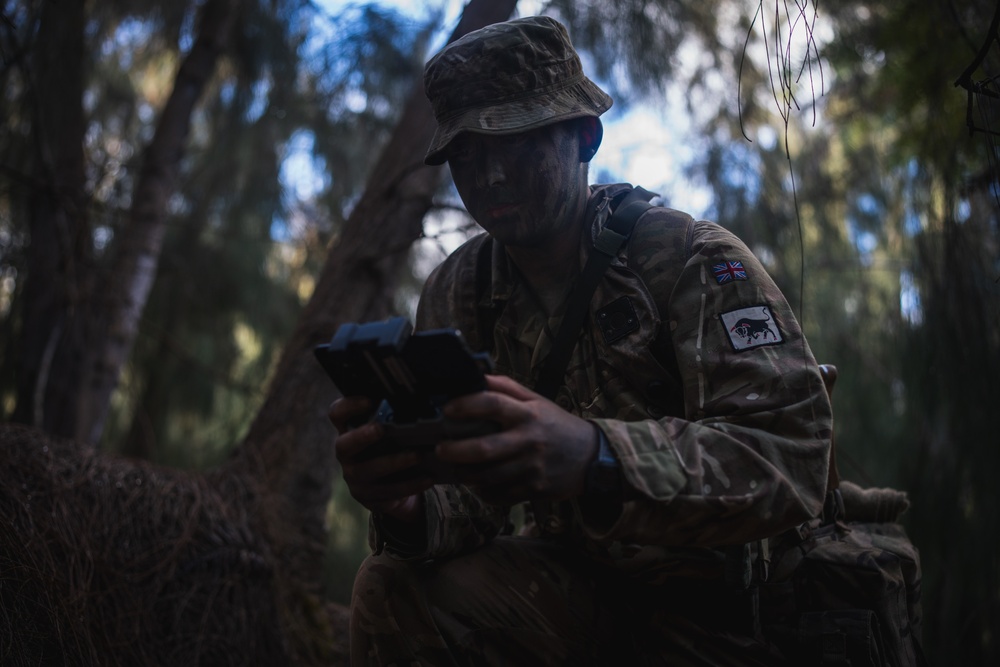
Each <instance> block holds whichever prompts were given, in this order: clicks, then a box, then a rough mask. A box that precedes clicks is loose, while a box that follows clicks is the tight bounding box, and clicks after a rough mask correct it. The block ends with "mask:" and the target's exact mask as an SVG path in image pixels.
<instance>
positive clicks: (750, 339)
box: [719, 306, 785, 352]
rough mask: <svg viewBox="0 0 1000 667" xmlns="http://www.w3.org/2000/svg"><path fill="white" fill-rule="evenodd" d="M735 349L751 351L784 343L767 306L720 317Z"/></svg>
mask: <svg viewBox="0 0 1000 667" xmlns="http://www.w3.org/2000/svg"><path fill="white" fill-rule="evenodd" d="M719 319H721V320H722V326H724V327H725V328H726V334H727V335H728V336H729V342H730V343H732V345H733V349H734V350H736V351H737V352H739V351H740V350H749V349H750V348H752V347H760V346H762V345H778V344H780V343H784V342H785V339H784V338H783V337H782V336H781V329H779V328H778V323H777V322H775V321H774V316H773V315H772V314H771V309H770V308H769V307H767V306H751V307H749V308H740V309H739V310H731V311H729V312H728V313H722V314H721V315H719Z"/></svg>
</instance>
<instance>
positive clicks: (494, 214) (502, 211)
mask: <svg viewBox="0 0 1000 667" xmlns="http://www.w3.org/2000/svg"><path fill="white" fill-rule="evenodd" d="M518 206H519V204H516V203H512V204H494V205H493V206H490V207H488V208H487V209H486V215H488V216H489V217H491V218H501V217H503V216H505V215H507V214H509V213H512V212H513V211H514V210H515V209H517V207H518Z"/></svg>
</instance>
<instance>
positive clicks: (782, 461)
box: [584, 222, 832, 547]
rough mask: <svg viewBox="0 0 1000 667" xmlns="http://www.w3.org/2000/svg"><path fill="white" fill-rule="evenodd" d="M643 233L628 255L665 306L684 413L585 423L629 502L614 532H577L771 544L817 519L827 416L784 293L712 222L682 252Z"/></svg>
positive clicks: (642, 539)
mask: <svg viewBox="0 0 1000 667" xmlns="http://www.w3.org/2000/svg"><path fill="white" fill-rule="evenodd" d="M642 234H643V232H642V231H641V230H637V235H638V237H639V238H633V242H632V247H633V248H634V249H635V252H636V253H638V254H639V255H641V257H640V258H639V259H640V264H641V265H642V266H643V267H644V268H643V269H642V272H641V274H642V277H643V279H644V281H645V283H646V285H647V288H648V289H649V290H650V292H651V293H653V294H654V299H655V301H656V302H657V303H658V304H662V305H661V306H660V313H659V315H660V319H661V321H660V327H661V334H660V335H661V337H662V336H668V337H669V340H670V343H669V347H670V348H671V349H672V351H673V353H674V356H675V358H676V361H677V369H678V372H679V375H680V382H681V385H682V393H683V402H684V414H683V415H682V416H669V417H664V418H661V419H656V420H654V419H648V420H645V421H630V422H626V421H620V420H615V419H594V420H593V421H594V422H595V423H596V424H597V425H598V426H599V428H601V429H602V430H603V431H604V433H605V434H606V435H607V437H608V439H609V441H610V443H611V446H612V448H613V449H614V450H615V452H616V454H617V455H618V458H619V460H620V461H621V464H622V471H623V475H624V478H625V484H626V487H627V489H628V491H629V492H630V494H629V496H628V500H626V502H625V503H624V507H623V509H622V512H621V514H620V515H619V516H618V519H617V520H616V521H615V522H614V523H613V524H612V525H611V526H610V527H608V526H607V525H606V524H605V525H603V526H601V525H596V524H594V525H588V524H587V523H586V522H585V525H584V529H585V531H586V532H587V533H588V535H589V537H591V538H593V539H596V540H598V541H601V542H612V541H622V542H630V543H637V544H660V545H667V546H674V545H686V546H708V547H712V546H720V545H725V544H737V543H741V542H750V541H753V540H756V539H761V538H764V537H768V536H773V535H775V534H777V533H779V532H781V531H783V530H785V529H787V528H790V527H792V526H794V525H797V524H798V523H800V522H802V521H804V520H806V519H808V518H810V517H812V516H815V515H816V514H817V513H818V512H819V511H820V509H821V507H822V504H823V499H824V496H825V491H826V476H827V466H828V463H829V448H830V437H831V433H832V414H831V408H830V402H829V396H828V395H827V393H826V390H825V388H824V385H823V381H822V377H821V375H820V372H819V368H818V366H817V364H816V362H815V360H814V358H813V355H812V352H811V351H810V349H809V346H808V344H807V342H806V340H805V338H804V336H803V334H802V330H801V328H800V326H799V323H798V322H797V321H796V319H795V317H794V316H793V314H792V310H791V308H790V307H789V305H788V303H787V301H786V300H785V298H784V296H783V295H782V294H781V292H780V291H779V289H778V288H777V286H776V285H775V284H774V282H773V280H772V279H771V277H770V276H769V275H768V274H767V272H766V271H765V270H764V267H763V266H762V265H761V263H760V262H759V261H758V260H757V259H756V258H755V257H754V256H753V254H752V253H751V252H750V251H749V249H748V248H747V247H746V245H745V244H744V243H743V242H742V241H740V240H739V239H738V238H737V237H736V236H734V235H733V234H731V233H730V232H728V231H727V230H725V229H723V228H722V227H720V226H718V225H715V224H713V223H708V222H697V223H693V224H692V226H691V232H690V234H689V237H688V242H687V247H686V248H685V251H684V252H683V253H681V254H680V255H678V253H677V251H676V248H673V249H671V248H668V247H665V246H662V244H661V245H659V246H658V245H657V243H656V242H655V239H652V238H650V239H644V238H642ZM678 258H680V260H681V262H682V265H681V266H680V268H679V271H678V269H677V262H678ZM666 263H673V265H674V267H673V268H672V269H669V267H667V265H666ZM658 265H663V266H664V269H665V270H662V271H658V270H657V266H658ZM668 269H669V270H668Z"/></svg>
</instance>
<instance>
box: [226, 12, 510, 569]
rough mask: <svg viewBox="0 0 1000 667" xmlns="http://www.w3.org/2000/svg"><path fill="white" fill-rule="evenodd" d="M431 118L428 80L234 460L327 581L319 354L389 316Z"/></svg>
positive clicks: (328, 434)
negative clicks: (356, 324) (277, 500)
mask: <svg viewBox="0 0 1000 667" xmlns="http://www.w3.org/2000/svg"><path fill="white" fill-rule="evenodd" d="M516 4H517V1H516V0H503V1H502V2H501V1H492V0H471V2H470V3H469V4H468V5H467V6H466V8H465V11H464V13H463V15H462V19H461V21H460V22H459V24H458V26H457V27H456V28H455V31H454V33H453V34H452V35H451V38H450V39H451V40H454V39H457V38H459V37H461V36H462V35H464V34H465V33H467V32H471V31H472V30H476V29H478V28H480V27H483V26H485V25H489V24H491V23H496V22H498V21H503V20H506V19H507V18H508V17H509V16H510V14H511V13H512V12H513V10H514V7H515V6H516ZM434 128H435V120H434V115H433V112H432V111H431V106H430V103H429V102H428V100H427V98H426V97H425V95H424V92H423V86H422V84H419V85H417V86H415V87H414V90H413V92H412V94H411V95H410V97H409V100H408V101H407V104H406V107H405V108H404V110H403V114H402V116H401V118H400V120H399V123H398V124H397V125H396V128H395V130H394V132H393V134H392V136H391V137H390V139H389V142H388V144H387V145H386V146H385V148H384V149H383V150H382V154H381V157H380V158H379V160H378V162H377V163H376V165H375V168H374V170H373V171H372V173H371V175H370V176H369V178H368V183H367V185H366V187H365V192H364V194H363V195H362V197H361V200H360V201H359V202H358V205H357V207H356V208H355V209H354V211H353V212H352V213H351V215H350V217H349V218H348V220H347V222H346V223H345V225H344V229H343V231H342V233H341V235H340V238H339V240H338V241H337V242H336V243H335V245H334V246H333V247H332V249H331V251H330V254H329V256H328V258H327V261H326V264H325V265H324V267H323V270H322V272H321V273H320V276H319V280H318V282H317V284H316V290H315V292H314V293H313V295H312V297H311V299H310V301H309V303H308V304H307V305H306V308H305V310H304V312H303V314H302V316H301V318H300V319H299V323H298V326H297V327H296V329H295V332H294V333H293V335H292V337H291V339H290V341H289V342H288V344H287V345H286V347H285V349H284V353H283V355H282V358H281V361H280V363H279V366H278V370H277V372H276V374H275V377H274V379H273V380H272V382H271V386H270V389H269V392H268V397H267V399H266V400H265V402H264V405H263V406H262V407H261V410H260V412H259V413H258V414H257V417H256V419H255V420H254V423H253V425H252V426H251V428H250V431H249V433H248V434H247V437H246V439H245V441H244V442H243V444H242V446H241V447H240V449H238V450H237V452H236V453H235V455H234V458H233V460H232V462H231V463H232V464H233V465H234V466H236V467H237V468H240V467H244V466H245V467H246V470H247V472H248V474H250V475H251V476H253V477H255V478H258V479H260V480H261V481H262V482H263V483H264V485H265V486H266V488H268V489H269V491H270V492H272V493H276V494H278V495H280V496H282V497H283V498H285V499H286V500H287V502H288V503H289V507H290V508H292V509H293V515H292V516H290V517H288V520H289V521H292V522H295V523H297V524H298V525H297V526H296V527H297V528H298V530H297V531H296V532H297V533H298V534H299V535H300V536H301V538H302V539H303V540H304V542H303V543H302V544H300V545H295V547H294V551H295V557H296V558H298V559H299V563H297V564H296V569H297V570H298V571H300V572H302V574H303V581H307V582H315V584H316V585H317V586H318V585H319V582H320V580H321V576H320V575H321V566H322V554H323V549H324V547H325V544H326V530H325V527H324V524H325V514H326V506H327V503H328V501H329V498H330V491H331V485H332V480H333V476H334V475H335V474H336V467H335V466H336V463H335V459H334V453H333V435H334V432H333V427H332V426H331V425H330V423H329V420H328V419H327V417H326V412H327V408H328V406H329V405H330V403H331V402H332V400H333V399H334V398H335V397H336V395H335V390H334V387H333V384H332V383H331V382H330V380H329V378H327V377H326V376H325V375H324V373H323V371H322V370H321V368H320V366H319V364H318V363H317V362H316V360H315V359H314V357H313V352H312V350H313V348H314V347H315V346H316V345H317V344H319V343H324V342H328V341H329V340H330V338H331V336H332V335H333V332H334V330H335V329H336V328H337V326H338V325H339V324H340V323H343V322H350V321H367V320H374V319H380V318H383V317H386V316H387V315H389V314H390V313H391V312H392V310H393V296H394V293H395V290H396V287H397V284H398V281H399V277H400V270H401V269H402V268H403V267H404V266H405V265H406V256H407V253H408V252H409V249H410V246H411V245H412V244H413V242H414V241H415V240H416V239H417V238H419V237H420V234H421V232H422V223H423V218H424V215H425V214H426V213H427V211H428V210H429V209H430V208H431V206H432V201H433V196H434V193H435V192H436V191H437V189H438V187H439V186H440V183H441V173H442V172H441V168H440V167H429V166H426V165H424V163H423V156H424V152H425V151H426V149H427V146H428V145H429V144H430V140H431V136H432V135H433V132H434Z"/></svg>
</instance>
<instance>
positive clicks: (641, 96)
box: [0, 0, 1000, 665]
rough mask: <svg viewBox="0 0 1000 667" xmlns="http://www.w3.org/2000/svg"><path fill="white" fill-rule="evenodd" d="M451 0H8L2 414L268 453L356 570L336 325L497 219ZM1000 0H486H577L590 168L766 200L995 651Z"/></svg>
mask: <svg viewBox="0 0 1000 667" xmlns="http://www.w3.org/2000/svg"><path fill="white" fill-rule="evenodd" d="M455 4H456V3H454V2H451V3H448V2H442V3H433V2H429V3H426V4H425V5H424V6H423V10H422V11H418V12H415V13H401V12H400V11H399V10H397V9H394V8H393V7H391V6H388V5H385V4H380V3H372V4H360V3H358V4H346V3H335V4H321V3H318V2H310V1H308V0H246V1H243V2H237V1H235V0H201V1H191V2H174V3H159V2H148V1H142V0H133V1H131V2H121V1H118V0H114V1H107V2H104V1H102V2H99V3H98V2H72V3H54V2H47V1H42V0H36V1H22V2H18V1H11V0H4V2H3V3H2V5H0V6H2V8H3V11H2V16H0V19H2V20H0V81H2V86H3V87H2V96H0V417H2V419H3V420H4V421H7V422H17V423H23V424H30V425H33V426H35V427H37V428H38V429H40V430H42V431H43V432H45V433H48V434H50V435H51V436H54V437H62V438H71V439H72V441H73V442H75V443H78V446H79V448H80V449H81V451H93V452H97V454H96V455H99V456H102V457H115V458H119V459H123V460H130V461H134V460H146V461H150V462H152V463H153V464H154V465H155V466H160V467H165V468H170V469H180V470H185V471H191V474H193V475H196V474H200V473H201V472H204V471H211V470H213V469H216V468H218V467H220V466H225V465H228V464H229V462H231V461H232V460H234V459H237V460H238V459H241V457H242V459H244V460H247V461H251V462H252V463H250V464H247V470H251V471H253V473H254V474H259V475H261V476H262V477H263V478H266V479H267V482H266V484H265V486H267V487H268V488H269V489H271V490H272V491H274V492H275V493H276V494H279V495H282V497H283V498H284V500H285V501H286V502H288V503H289V504H290V505H291V506H293V507H300V508H301V510H302V511H301V512H299V513H298V514H296V516H301V517H305V518H302V519H301V525H300V526H298V527H299V528H300V529H301V530H302V531H304V532H305V533H306V534H308V535H309V537H310V538H311V539H313V540H316V541H321V542H322V543H323V545H322V549H321V551H322V559H321V561H320V562H321V563H322V564H321V566H319V567H317V568H314V569H313V570H307V574H310V575H313V574H314V575H315V579H316V580H317V581H321V582H322V586H323V593H322V595H323V596H324V597H326V598H328V599H332V600H334V601H339V602H342V603H343V602H346V600H347V596H348V593H349V590H350V584H351V580H352V577H353V574H354V571H355V569H356V567H357V564H358V563H359V562H360V559H361V558H362V557H363V555H364V554H365V553H367V545H366V542H365V534H366V529H367V518H366V515H365V513H364V512H363V511H362V509H361V508H359V507H358V506H356V505H355V504H354V503H353V502H352V501H351V499H350V498H349V496H348V494H347V492H346V488H345V487H344V485H343V484H342V483H339V478H338V475H337V470H336V466H335V462H334V461H333V459H332V454H331V452H330V443H331V442H332V436H333V432H332V428H331V427H330V426H329V424H328V423H327V422H326V420H325V411H326V407H327V405H328V404H329V402H330V401H331V400H332V399H333V398H334V397H335V394H334V389H333V387H332V386H331V385H330V383H329V381H328V380H326V378H325V377H323V375H322V373H321V372H319V370H318V369H317V368H316V367H315V362H314V361H313V360H312V359H311V352H310V350H311V347H312V346H313V345H315V344H316V343H318V342H323V341H324V340H325V339H328V338H329V336H330V335H331V334H332V332H333V331H334V329H335V327H336V325H337V324H339V323H341V322H346V321H366V320H371V319H379V318H382V317H385V316H388V315H390V314H393V313H403V314H410V313H412V310H413V307H414V303H415V299H416V295H417V294H418V293H419V287H420V285H421V283H422V280H423V279H424V278H425V277H426V275H427V273H428V272H429V270H430V268H432V267H433V266H434V265H435V264H436V263H437V262H438V261H440V259H442V258H443V257H444V255H445V254H446V252H447V251H448V250H449V249H451V248H454V247H455V246H456V245H457V243H459V242H460V241H461V239H463V238H465V237H466V236H467V235H469V234H471V233H474V232H475V231H476V230H475V226H474V224H473V223H472V222H471V221H470V220H469V219H468V217H467V216H466V215H465V214H464V211H463V209H462V206H461V202H460V200H459V199H458V197H457V195H456V193H455V192H454V189H453V187H452V186H451V185H450V181H449V180H448V177H447V173H446V171H442V170H440V169H432V168H427V167H423V166H422V164H421V158H422V153H423V149H424V147H425V146H426V139H427V138H428V137H429V132H430V131H432V129H433V125H432V119H431V117H430V116H429V114H428V111H427V109H426V108H425V107H424V106H422V105H425V102H424V101H423V100H422V93H421V91H420V88H419V86H420V81H419V77H420V73H421V70H422V66H423V63H424V62H425V60H426V59H427V57H429V55H430V54H431V53H432V52H433V51H434V50H436V49H438V48H440V46H441V45H442V44H443V42H444V39H445V37H446V33H448V32H450V31H451V30H452V29H453V28H455V23H456V18H457V17H456V16H455V14H456V9H455ZM477 4H478V5H486V4H489V3H484V2H482V1H481V0H480V2H478V3H477V2H473V3H471V5H472V6H475V5H477ZM997 9H998V8H997V7H996V6H995V5H994V3H992V2H989V1H987V0H934V1H932V2H915V1H914V2H911V1H907V2H898V1H896V0H892V1H890V0H882V1H873V2H856V1H853V0H842V1H840V2H837V3H832V2H831V3H824V4H820V5H816V4H815V3H809V2H805V1H804V0H802V1H801V2H799V3H798V4H795V3H784V2H782V3H776V4H769V3H765V2H761V3H755V2H741V1H738V0H720V1H719V2H715V3H700V2H691V1H688V0H673V1H671V2H666V1H654V0H647V1H643V0H623V1H621V2H616V3H606V2H571V1H568V0H552V1H551V2H531V3H528V2H521V3H517V2H516V1H513V0H511V1H508V2H497V3H492V7H491V8H490V9H489V10H487V11H492V12H494V13H500V14H501V16H500V17H498V18H492V19H490V20H501V19H502V18H504V17H505V16H506V15H509V14H510V12H512V11H513V12H514V13H515V14H519V15H525V14H529V13H548V14H551V15H553V16H556V17H557V18H559V19H561V20H562V21H564V22H565V23H567V24H568V25H569V27H570V32H571V35H572V36H573V39H574V42H575V44H576V45H577V46H578V48H580V50H581V51H582V53H583V55H584V58H585V61H586V66H587V68H588V70H589V71H590V72H591V73H592V74H593V77H594V78H595V79H596V80H598V82H599V83H600V84H601V85H602V86H603V87H605V88H606V89H607V90H609V92H611V93H612V95H613V96H614V97H615V100H616V104H615V107H614V108H613V109H612V111H610V112H609V113H608V115H607V116H606V117H605V121H606V123H607V125H608V127H609V134H608V137H609V140H608V141H607V143H606V145H605V147H604V148H603V149H602V152H601V153H599V154H598V159H597V160H596V161H595V163H594V169H593V171H592V177H593V180H594V181H595V182H608V181H617V180H627V179H630V180H632V181H633V182H636V183H638V184H641V185H643V186H645V187H647V188H649V189H653V190H658V191H659V192H661V193H662V194H664V195H665V197H666V199H667V201H668V203H669V204H670V205H671V206H674V207H676V208H679V209H682V210H688V211H690V212H692V213H695V214H697V215H699V216H701V217H705V218H708V219H712V220H716V221H718V222H720V223H721V224H723V225H724V226H726V227H728V228H730V229H732V230H733V231H735V232H736V233H737V234H739V235H740V236H741V237H742V238H744V239H745V240H746V241H747V243H748V245H749V246H750V247H751V249H752V250H753V251H754V252H755V254H756V255H757V256H758V257H759V258H760V259H761V260H762V261H763V262H764V264H765V266H766V267H767V268H768V270H769V271H770V272H771V274H772V275H773V276H774V278H775V280H776V281H777V282H778V284H779V286H780V287H781V288H782V289H783V291H784V292H785V294H786V295H787V296H788V297H789V301H790V302H791V303H792V304H793V305H794V307H795V309H796V311H797V314H798V315H799V317H800V319H801V321H802V322H803V325H804V327H805V330H806V333H807V335H808V337H809V340H810V343H811V345H812V347H813V350H814V352H815V354H816V357H817V358H818V359H819V360H820V361H821V362H824V363H831V364H834V365H836V366H837V367H838V368H839V371H840V379H839V381H838V384H837V388H836V391H835V394H834V398H835V400H834V403H835V408H836V415H837V427H836V428H837V443H838V452H839V456H840V460H839V463H840V468H841V472H842V475H843V476H844V477H845V478H848V479H852V480H854V481H857V482H859V483H861V484H863V485H873V486H894V487H897V488H901V489H904V490H906V491H907V492H908V493H909V495H910V500H911V503H912V507H911V509H910V510H909V512H908V513H907V514H906V515H905V516H904V523H905V525H906V527H907V529H908V531H909V533H910V535H911V537H912V538H913V540H914V542H915V543H916V544H917V546H918V547H919V548H920V550H921V554H922V558H923V567H924V589H923V605H924V617H925V627H924V640H925V645H926V648H927V650H928V653H929V654H930V656H931V658H932V662H934V663H940V664H962V665H974V664H995V661H996V660H997V659H998V657H1000V651H998V642H1000V638H998V637H997V628H1000V558H998V555H997V553H998V537H997V536H1000V507H998V505H1000V500H998V495H997V493H996V490H995V489H996V484H997V476H998V475H1000V446H998V444H1000V437H998V435H997V429H996V426H995V414H996V406H997V405H1000V383H998V382H997V378H998V376H1000V304H998V296H1000V223H998V220H1000V198H998V171H997V168H996V162H995V160H996V157H997V155H996V151H995V148H994V145H993V136H994V134H993V130H992V129H991V128H992V127H993V126H994V125H995V122H996V114H997V108H996V106H995V104H994V100H995V99H996V97H997V86H996V85H995V82H994V80H993V78H992V76H993V75H994V73H996V72H997V71H998V66H1000V44H998V43H997V42H996V41H995V40H996V39H997V24H996V16H997ZM470 11H471V6H470ZM468 13H469V12H467V14H468ZM636 114H638V115H636ZM638 117H644V118H650V117H652V118H656V119H658V120H660V121H661V122H662V124H661V125H657V126H656V127H655V128H652V129H650V128H649V127H646V128H644V127H643V126H642V125H641V124H639V123H637V122H635V120H634V119H635V118H638ZM623 118H624V119H625V121H624V122H621V121H622V119H623ZM616 121H619V123H620V124H618V125H616ZM664 127H666V128H667V130H668V132H667V134H668V136H669V137H670V142H669V143H668V144H665V145H663V147H662V149H661V148H660V146H661V144H659V143H658V141H659V140H658V136H659V135H658V134H657V133H659V132H663V128H664ZM618 140H621V143H618ZM616 146H619V147H618V148H616ZM621 146H624V147H625V148H621ZM625 149H628V150H625ZM658 151H660V152H659V154H658ZM637 154H641V155H642V156H645V157H644V160H643V161H642V162H641V163H639V162H637V161H636V159H635V158H636V155H637ZM247 452H250V454H248V453H247ZM275 471H280V472H275Z"/></svg>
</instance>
